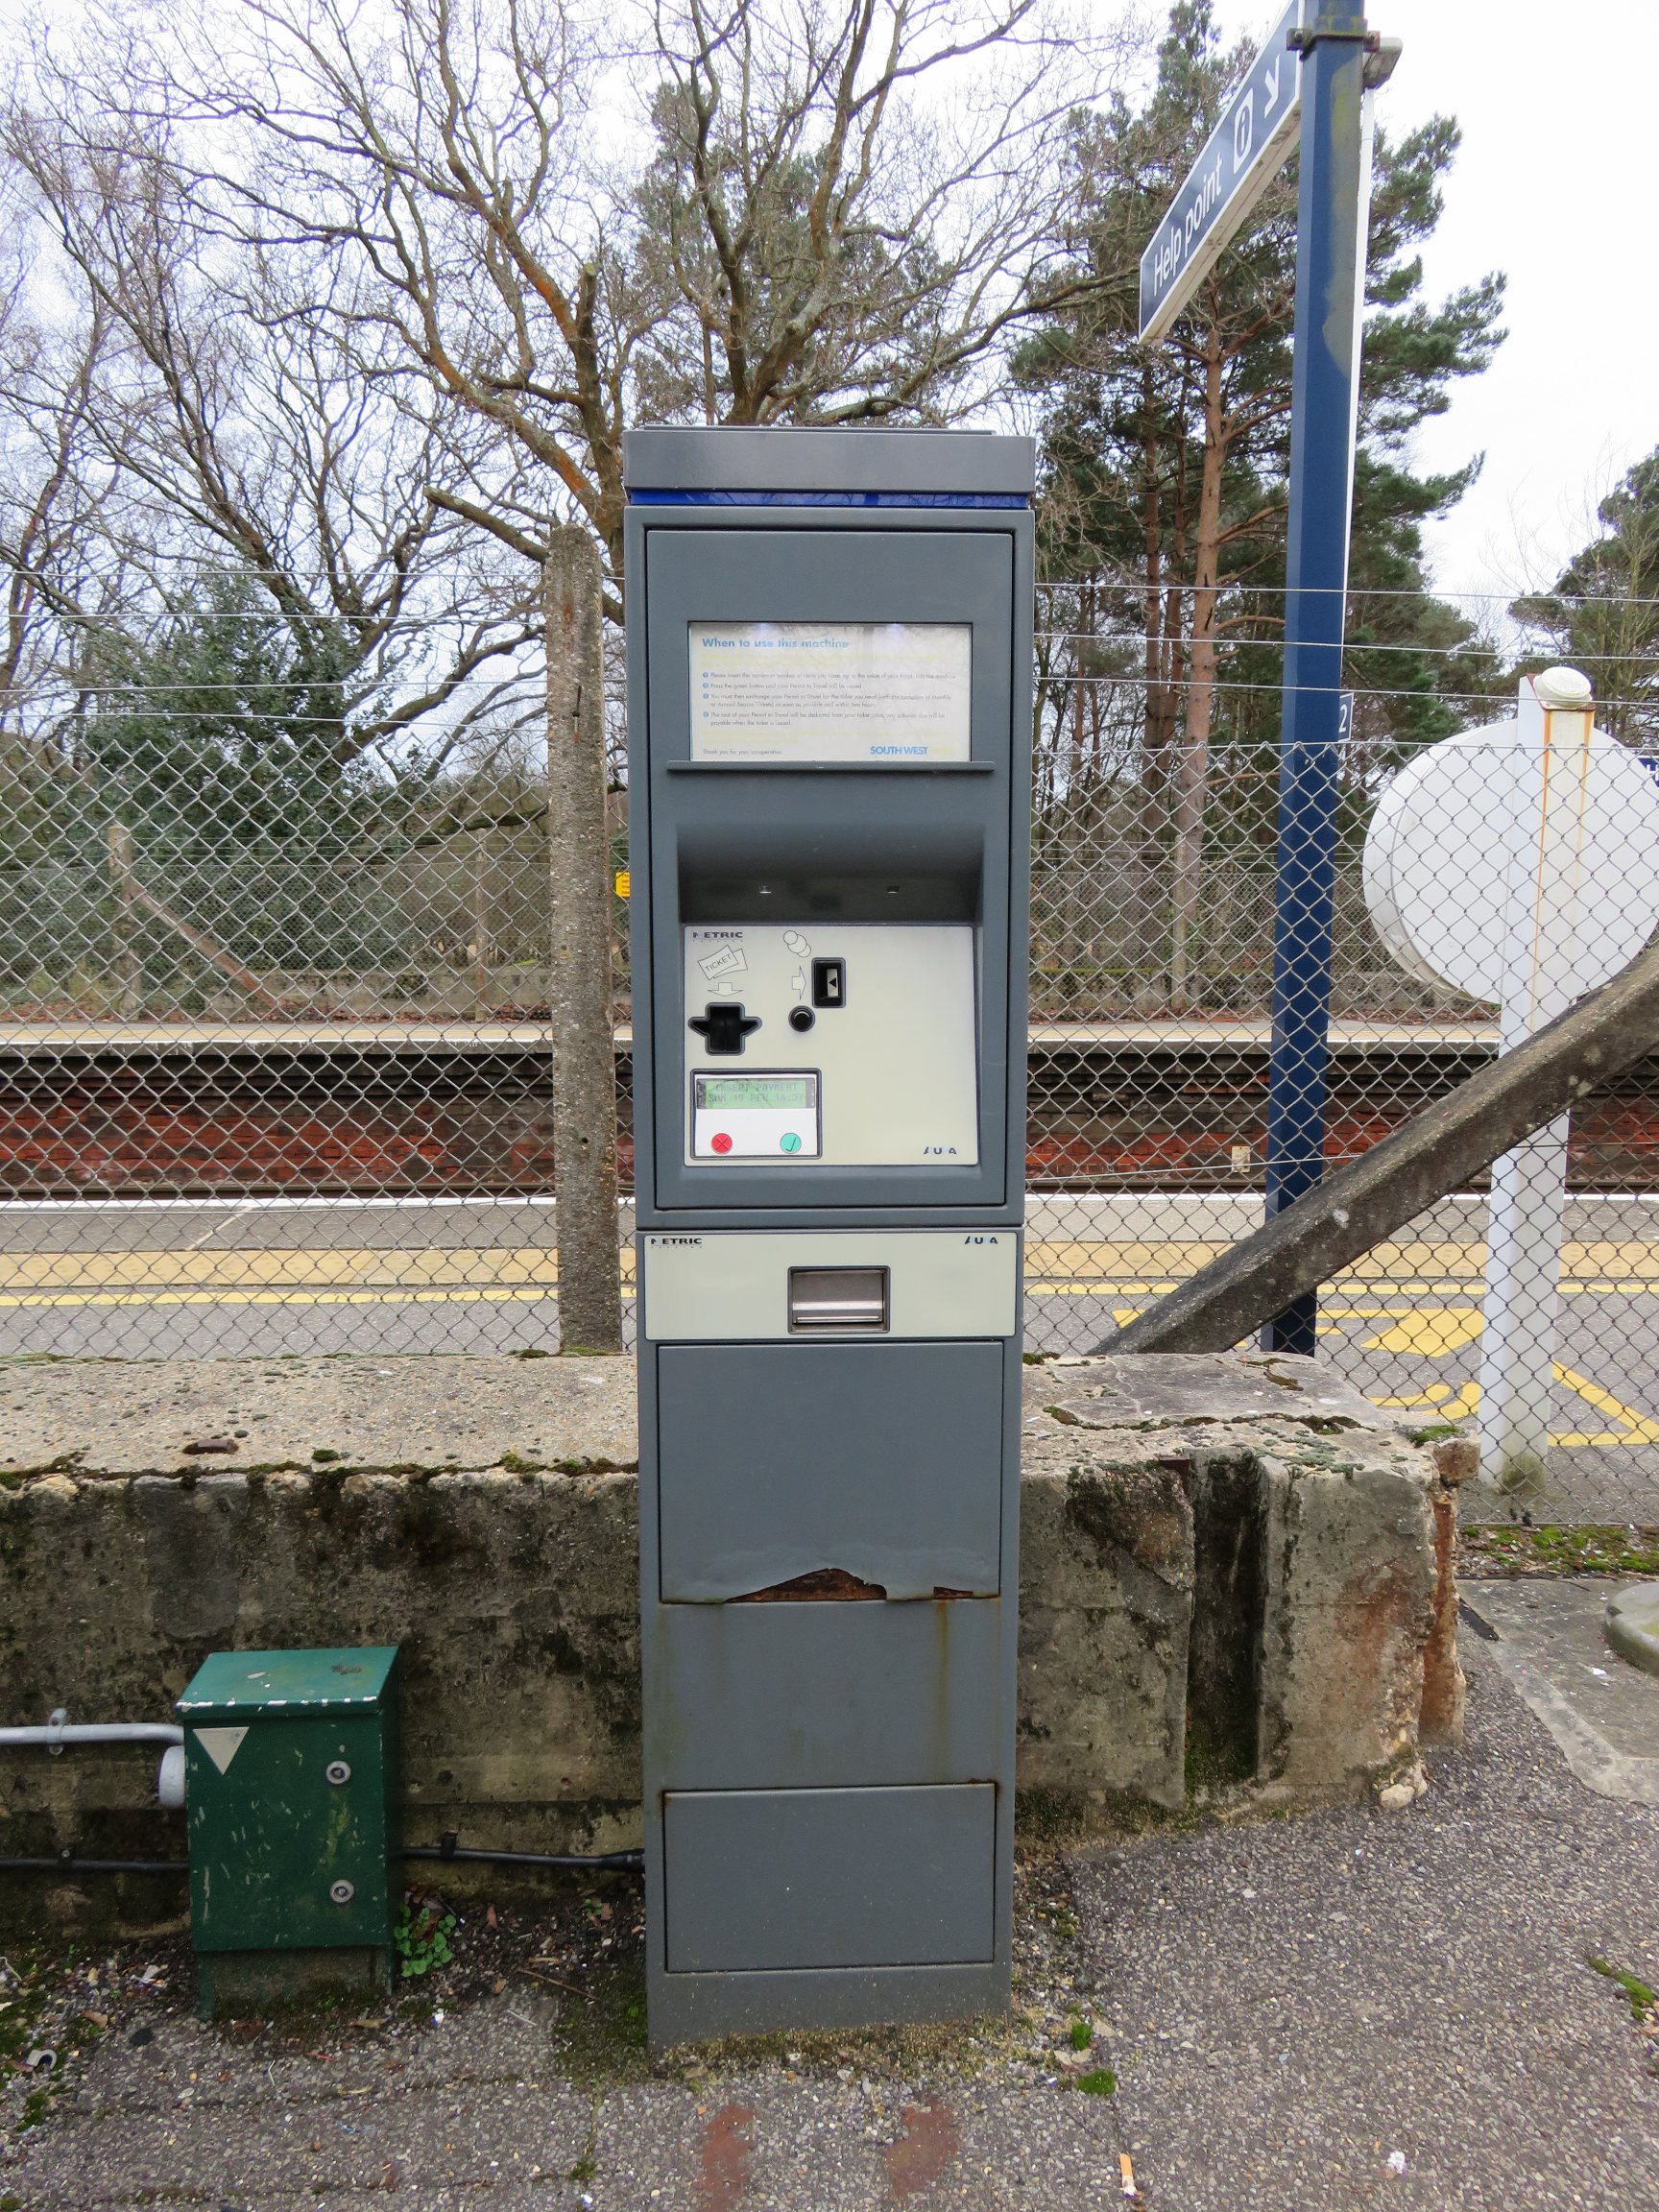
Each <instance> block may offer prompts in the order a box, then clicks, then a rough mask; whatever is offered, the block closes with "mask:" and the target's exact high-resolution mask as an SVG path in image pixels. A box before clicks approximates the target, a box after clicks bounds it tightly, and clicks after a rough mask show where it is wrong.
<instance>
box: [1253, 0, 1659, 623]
mask: <svg viewBox="0 0 1659 2212" xmlns="http://www.w3.org/2000/svg"><path fill="white" fill-rule="evenodd" d="M1281 6H1283V0H1278V5H1274V4H1273V0H1267V4H1266V5H1250V4H1248V0H1244V4H1240V0H1219V5H1218V8H1217V14H1218V16H1219V17H1220V20H1221V21H1222V23H1223V24H1224V25H1226V26H1227V27H1228V28H1230V29H1232V30H1234V31H1236V32H1238V33H1239V34H1244V33H1250V34H1252V35H1256V34H1260V33H1261V32H1262V31H1264V30H1265V29H1266V27H1267V26H1268V25H1269V24H1270V23H1271V22H1272V21H1273V19H1274V18H1275V16H1276V15H1277V14H1278V13H1279V10H1280V7H1281ZM1366 15H1367V20H1368V21H1369V22H1370V24H1371V25H1372V27H1373V28H1374V29H1376V30H1378V31H1382V32H1383V33H1384V34H1387V35H1390V36H1396V37H1399V38H1402V39H1404V40H1405V48H1406V50H1405V53H1404V54H1403V56H1402V57H1401V60H1400V66H1399V68H1398V69H1397V70H1396V71H1395V73H1394V78H1393V82H1392V83H1391V84H1389V85H1388V87H1387V89H1386V90H1385V91H1384V92H1383V93H1382V94H1380V96H1379V98H1380V108H1379V119H1380V121H1382V122H1383V125H1384V127H1385V128H1387V129H1388V130H1389V131H1391V132H1396V133H1398V132H1401V131H1404V130H1407V129H1409V128H1410V127H1411V126H1412V125H1413V124H1414V123H1417V122H1420V121H1421V120H1422V119H1423V117H1424V116H1426V115H1429V114H1431V113H1433V112H1435V111H1436V110H1438V111H1440V112H1442V113H1445V112H1450V113H1451V114H1454V115H1455V116H1456V118H1457V120H1458V122H1459V123H1460V124H1461V125H1462V127H1463V148H1462V152H1461V154H1460V155H1459V156H1458V159H1457V163H1456V166H1455V169H1454V170H1453V172H1452V177H1451V180H1450V183H1449V186H1448V189H1447V195H1446V213H1445V216H1444V217H1443V219H1442V221H1441V225H1440V228H1439V231H1438V232H1437V234H1436V236H1435V237H1434V239H1433V240H1432V241H1431V245H1430V247H1429V249H1428V251H1427V252H1426V254H1425V256H1424V261H1425V271H1426V275H1427V278H1428V282H1429V285H1430V287H1431V289H1432V290H1433V291H1434V292H1436V293H1444V292H1446V291H1448V290H1450V289H1451V288H1452V287H1453V286H1455V285H1456V284H1460V283H1465V282H1467V281H1468V280H1469V279H1471V278H1472V277H1475V276H1479V275H1481V274H1482V273H1483V272H1484V271H1485V270H1487V269H1492V268H1498V269H1502V270H1503V271H1504V272H1505V273H1506V275H1507V276H1508V278H1509V295H1508V307H1507V311H1506V313H1505V316H1504V322H1505V325H1506V327H1507V329H1508V331H1509V336H1508V339H1507V340H1506V342H1505V343H1504V345H1503V347H1502V348H1501V349H1500V350H1499V353H1498V357H1497V360H1496V361H1495V362H1494V364H1493V366H1492V367H1491V368H1490V369H1489V370H1488V371H1487V372H1486V373H1485V375H1484V376H1480V377H1477V378H1474V379H1473V380H1472V381H1471V382H1470V383H1469V384H1467V385H1465V386H1464V387H1462V389H1461V390H1460V391H1459V392H1458V393H1457V395H1456V397H1455V398H1454V400H1453V403H1452V408H1451V411H1450V413H1449V414H1447V415H1446V416H1445V417H1444V418H1443V419H1442V420H1441V421H1438V422H1436V423H1433V424H1431V426H1430V427H1429V428H1428V430H1427V431H1426V432H1425V433H1424V436H1423V440H1422V444H1421V448H1420V459H1421V461H1422V462H1423V463H1424V464H1426V465H1428V466H1431V467H1443V466H1447V465H1452V464H1455V463H1457V462H1459V461H1461V460H1462V459H1463V458H1464V457H1465V456H1466V455H1467V454H1469V453H1470V452H1474V451H1479V450H1481V449H1484V451H1485V454H1486V467H1485V469H1484V471H1483V473H1482V475H1481V479H1480V481H1479V484H1478V485H1477V486H1476V488H1475V490H1474V491H1473V492H1472V493H1470V494H1469V496H1468V497H1467V498H1466V499H1465V500H1464V501H1463V502H1462V503H1461V505H1460V506H1458V507H1456V508H1455V509H1454V511H1453V513H1452V515H1451V516H1450V517H1448V518H1447V520H1446V521H1444V522H1442V523H1439V524H1436V525H1434V526H1433V527H1432V531H1431V538H1430V546H1431V555H1432V559H1433V564H1434V572H1435V577H1436V581H1437V582H1438V584H1439V585H1440V587H1441V589H1444V590H1448V591H1453V590H1459V591H1461V590H1470V591H1491V592H1496V593H1498V594H1500V595H1501V597H1502V598H1503V599H1504V600H1506V599H1508V598H1509V597H1510V596H1512V595H1513V593H1514V592H1515V591H1516V590H1517V589H1521V588H1523V587H1524V586H1525V585H1527V584H1529V583H1535V582H1538V581H1540V580H1543V579H1544V578H1546V577H1548V576H1551V575H1553V573H1554V572H1555V571H1556V570H1557V569H1558V568H1559V566H1560V565H1561V563H1562V561H1563V560H1564V559H1565V558H1566V557H1567V555H1569V554H1570V553H1571V552H1573V551H1574V550H1575V547H1576V546H1577V545H1578V544H1579V543H1581V542H1582V541H1583V540H1584V537H1585V535H1586V517H1587V516H1588V515H1590V514H1592V513H1593V511H1594V508H1595V505H1596V501H1597V499H1598V498H1599V496H1600V494H1601V493H1603V492H1604V491H1606V490H1607V489H1608V488H1609V486H1610V485H1611V484H1612V483H1614V482H1615V481H1616V480H1617V478H1618V477H1619V476H1620V475H1621V474H1622V473H1623V470H1624V469H1627V468H1628V467H1629V466H1630V464H1631V463H1632V462H1633V461H1639V460H1640V459H1641V458H1642V457H1643V455H1644V454H1647V453H1649V452H1651V451H1652V450H1653V448H1654V447H1655V446H1656V445H1659V253H1656V252H1655V248H1654V240H1653V229H1652V221H1651V216H1650V212H1649V209H1650V204H1651V191H1650V179H1651V172H1652V168H1653V162H1654V156H1655V139H1656V137H1659V126H1656V122H1655V114H1654V98H1653V87H1654V82H1655V72H1656V66H1659V7H1656V6H1655V0H1589V4H1588V5H1583V6H1580V7H1577V8H1569V9H1566V10H1563V9H1562V8H1560V7H1559V6H1552V7H1550V8H1546V7H1545V6H1544V5H1543V4H1542V0H1508V5H1506V6H1494V5H1492V4H1491V0H1370V5H1369V6H1368V7H1367V10H1366Z"/></svg>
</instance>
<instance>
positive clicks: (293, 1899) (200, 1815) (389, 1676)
mask: <svg viewBox="0 0 1659 2212" xmlns="http://www.w3.org/2000/svg"><path fill="white" fill-rule="evenodd" d="M396 1669H397V1647H396V1646H395V1645H383V1646H377V1647H373V1648H369V1649H362V1650H321V1651H216V1652H214V1653H213V1654H212V1656H211V1657H210V1658H208V1659H207V1660H205V1661H204V1664H203V1665H202V1667H201V1668H200V1670H199V1671H197V1673H196V1675H195V1677H194V1679H193V1680H192V1681H191V1683H190V1685H189V1687H188V1689H187V1690H186V1691H185V1692H184V1695H183V1696H182V1697H180V1699H179V1702H178V1705H177V1706H176V1708H175V1710H176V1712H177V1714H178V1717H179V1719H180V1722H181V1723H182V1724H183V1728H184V1754H185V1762H186V1777H185V1791H186V1806H187V1815H186V1816H187V1820H188V1824H189V1838H190V1922H191V1935H192V1939H193V1941H194V1943H195V1947H196V1950H197V1952H198V1954H199V1955H200V1964H201V1968H202V2005H203V2008H204V2010H205V2011H210V2010H211V2009H212V2002H213V1981H214V1965H215V1962H216V1961H224V1962H225V1963H228V1960H224V1955H225V1954H228V1953H250V1952H254V1953H257V1952H267V1953H269V1952H276V1953H283V1954H288V1955H290V1956H291V1960H292V1963H293V1965H294V1966H295V1967H296V1968H299V1966H300V1965H301V1960H300V1959H299V1958H298V1957H297V1956H294V1955H298V1954H302V1953H315V1952H320V1951H321V1952H341V1951H346V1950H353V1949H354V1950H356V1951H357V1952H358V1953H359V1954H363V1953H375V1954H378V1955H379V1956H378V1960H376V1961H375V1962H374V1963H375V1964H376V1965H377V1967H378V1971H379V1972H380V1973H381V1974H382V1975H383V1976H389V1974H390V1967H391V1951H392V1930H393V1924H394V1920H395V1918H396V1912H397V1904H398V1901H399V1898H400V1892H401V1884H400V1882H399V1881H397V1880H395V1878H394V1868H395V1864H396V1857H397V1850H398V1845H399V1842H400V1837H399V1834H398V1817H397V1816H398V1790H397V1691H396ZM342 1963H344V1962H343V1961H342ZM221 1979H222V1980H223V1977H221ZM268 1981H269V1977H268V1976H267V1982H268ZM295 1986H296V1988H298V1987H299V1986H300V1977H299V1975H298V1974H296V1977H295Z"/></svg>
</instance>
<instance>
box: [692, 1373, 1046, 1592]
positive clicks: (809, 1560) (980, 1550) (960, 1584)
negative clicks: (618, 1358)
mask: <svg viewBox="0 0 1659 2212" xmlns="http://www.w3.org/2000/svg"><path fill="white" fill-rule="evenodd" d="M656 1358H657V1385H658V1447H657V1449H658V1467H659V1499H658V1517H659V1518H658V1525H659V1532H660V1542H661V1596H662V1598H663V1599H664V1601H665V1602H675V1601H687V1602H699V1603H709V1602H717V1601H719V1600H721V1599H731V1598H744V1597H749V1596H752V1595H754V1594H755V1593H756V1592H757V1591H771V1590H776V1589H778V1588H779V1587H780V1586H781V1585H784V1584H787V1583H789V1582H790V1581H792V1580H794V1579H795V1578H796V1577H798V1576H801V1575H814V1574H819V1573H821V1572H823V1571H824V1570H827V1569H834V1570H839V1571H840V1572H841V1573H842V1574H845V1575H854V1576H856V1577H857V1579H858V1580H859V1581H860V1582H863V1583H866V1584H869V1585H870V1586H871V1588H872V1590H873V1591H877V1592H879V1593H881V1594H883V1595H884V1596H886V1597H889V1598H927V1597H931V1596H932V1595H933V1594H934V1592H935V1591H941V1592H951V1593H967V1594H969V1595H972V1596H982V1595H994V1594H995V1593H996V1592H997V1591H998V1589H999V1587H1000V1565H999V1559H1000V1547H1001V1529H1002V1410H1003V1376H1004V1368H1005V1358H1004V1348H1003V1346H1002V1345H1000V1344H997V1343H981V1344H973V1343H968V1344H961V1343H958V1344H893V1343H869V1344H858V1343H822V1344H808V1343H794V1344H757V1345H723V1344H666V1345H662V1346H661V1347H660V1348H659V1349H658V1351H657V1354H656ZM716 1473H717V1477H718V1479H715V1478H716Z"/></svg>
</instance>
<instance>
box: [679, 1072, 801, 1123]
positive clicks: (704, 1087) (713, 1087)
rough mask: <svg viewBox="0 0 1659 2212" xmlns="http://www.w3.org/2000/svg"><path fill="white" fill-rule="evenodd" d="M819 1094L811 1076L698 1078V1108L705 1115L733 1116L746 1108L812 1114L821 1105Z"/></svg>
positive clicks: (720, 1076)
mask: <svg viewBox="0 0 1659 2212" xmlns="http://www.w3.org/2000/svg"><path fill="white" fill-rule="evenodd" d="M817 1090H818V1087H817V1082H816V1080H815V1078H814V1077H812V1076H810V1075H699V1076H698V1078H697V1104H698V1106H699V1107H700V1108H701V1109H702V1111H703V1112H704V1113H705V1114H731V1113H735V1112H740V1111H741V1110H742V1109H744V1108H745V1107H759V1108H762V1109H766V1108H770V1109H772V1110H774V1111H788V1110H797V1109H799V1110H804V1111H806V1112H810V1110H811V1109H812V1108H813V1107H814V1106H815V1105H816V1104H817V1102H818V1097H817Z"/></svg>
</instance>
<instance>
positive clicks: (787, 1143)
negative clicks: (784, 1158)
mask: <svg viewBox="0 0 1659 2212" xmlns="http://www.w3.org/2000/svg"><path fill="white" fill-rule="evenodd" d="M778 1142H779V1143H780V1144H781V1145H782V1147H783V1149H784V1151H785V1152H799V1151H800V1149H801V1140H800V1138H799V1137H797V1136H796V1134H795V1132H794V1130H793V1129H787V1130H785V1131H784V1133H783V1135H782V1136H781V1137H780V1138H779V1140H778Z"/></svg>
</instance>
